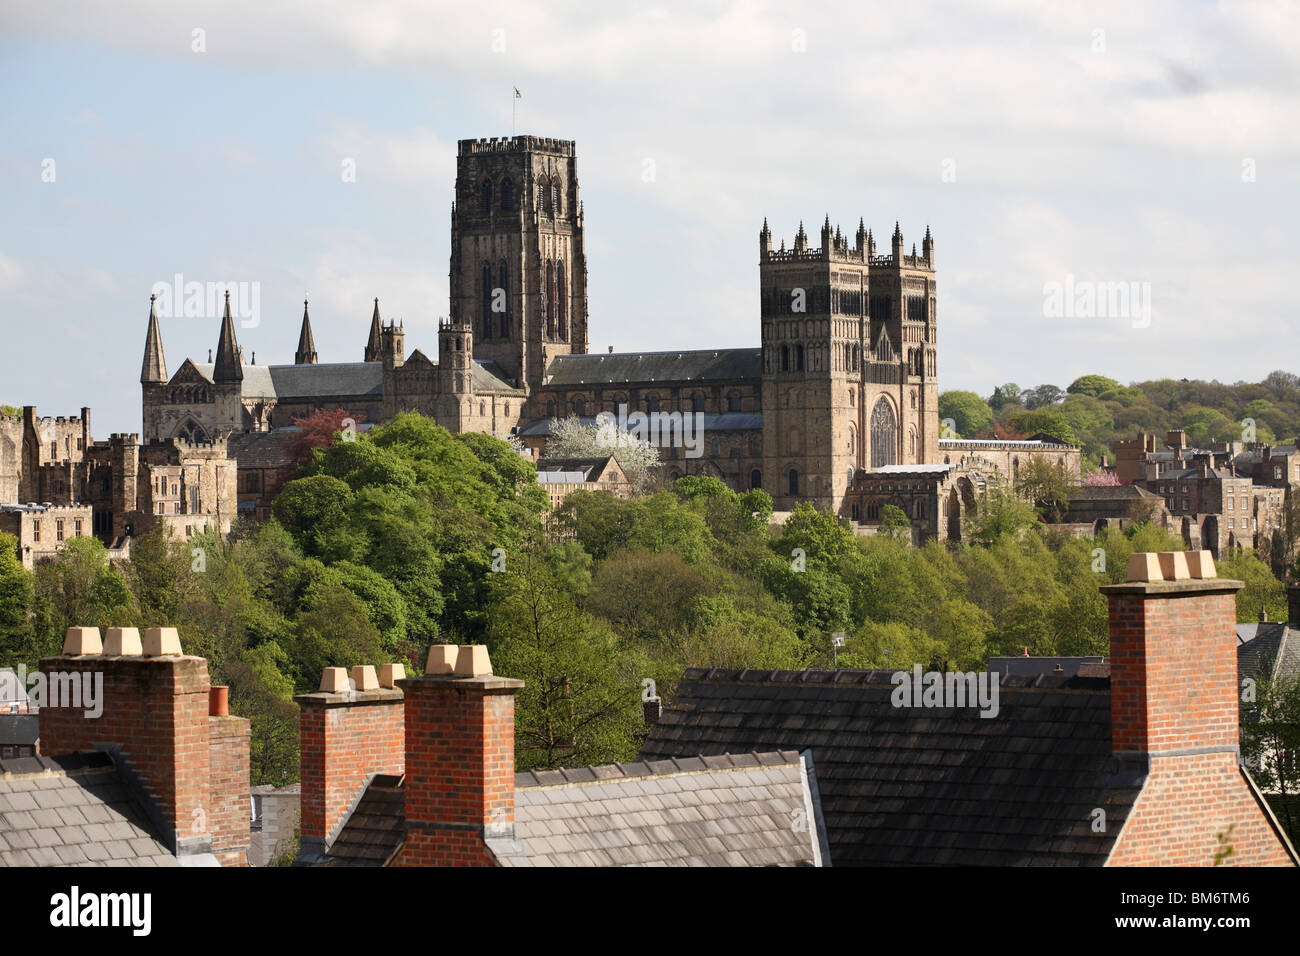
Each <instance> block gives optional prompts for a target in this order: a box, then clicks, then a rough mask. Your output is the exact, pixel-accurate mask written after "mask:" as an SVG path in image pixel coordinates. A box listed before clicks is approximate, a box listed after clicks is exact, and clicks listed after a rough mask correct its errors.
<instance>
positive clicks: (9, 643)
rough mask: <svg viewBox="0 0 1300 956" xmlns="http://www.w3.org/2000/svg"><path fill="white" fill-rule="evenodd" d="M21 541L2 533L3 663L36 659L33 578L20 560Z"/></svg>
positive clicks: (0, 602)
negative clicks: (33, 636) (33, 634)
mask: <svg viewBox="0 0 1300 956" xmlns="http://www.w3.org/2000/svg"><path fill="white" fill-rule="evenodd" d="M17 555H18V539H17V538H15V537H14V536H13V535H11V534H5V533H2V532H0V663H3V664H6V665H8V664H11V663H15V662H19V661H27V662H32V661H33V660H34V657H33V651H34V648H33V647H32V646H31V639H32V626H31V613H32V575H31V572H29V571H28V570H27V569H26V568H24V567H23V563H22V562H21V561H19V560H18V556H17Z"/></svg>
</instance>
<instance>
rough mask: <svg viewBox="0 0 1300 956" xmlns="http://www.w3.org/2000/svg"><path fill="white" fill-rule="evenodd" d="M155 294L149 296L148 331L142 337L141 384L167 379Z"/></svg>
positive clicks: (156, 382)
mask: <svg viewBox="0 0 1300 956" xmlns="http://www.w3.org/2000/svg"><path fill="white" fill-rule="evenodd" d="M157 298H158V297H157V296H156V295H151V296H149V331H148V332H146V333H145V337H144V365H143V366H142V367H141V369H140V384H141V385H161V384H162V383H164V382H166V381H167V361H166V360H165V359H164V358H163V347H162V333H161V332H159V331H158V306H157V304H156V302H155V300H156V299H157Z"/></svg>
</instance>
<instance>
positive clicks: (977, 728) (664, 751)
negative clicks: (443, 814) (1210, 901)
mask: <svg viewBox="0 0 1300 956" xmlns="http://www.w3.org/2000/svg"><path fill="white" fill-rule="evenodd" d="M1214 575H1215V571H1214V565H1213V562H1212V560H1210V559H1209V556H1208V555H1207V554H1205V553H1204V552H1199V553H1193V554H1191V555H1188V554H1186V553H1184V552H1178V553H1175V554H1162V555H1151V554H1137V555H1134V556H1133V559H1132V562H1131V564H1130V567H1129V574H1128V580H1127V581H1125V582H1124V583H1122V584H1113V585H1106V586H1104V587H1103V588H1102V589H1101V590H1102V591H1103V592H1104V593H1105V594H1106V596H1107V598H1108V600H1109V602H1110V644H1111V647H1110V650H1111V657H1110V668H1109V676H1108V677H1089V676H1080V675H1071V674H1069V673H1063V674H1061V675H1059V676H1053V675H1046V674H1041V673H1040V674H1037V675H1017V674H1007V675H998V676H996V677H995V678H994V679H993V680H994V684H993V686H995V687H996V688H997V695H998V696H997V698H995V699H996V700H997V703H998V707H997V710H996V714H992V715H990V716H989V717H985V716H982V713H985V712H982V711H981V710H978V709H975V708H972V707H969V706H964V705H966V704H968V703H969V701H968V700H966V699H962V700H957V699H951V698H947V699H944V700H939V701H937V702H938V703H948V704H950V705H951V706H921V707H917V706H913V704H914V703H915V700H914V699H908V698H907V697H906V696H905V695H904V696H903V699H902V700H901V701H900V699H899V696H898V695H897V694H896V691H897V690H898V687H897V686H896V685H898V683H899V682H898V679H897V675H896V674H893V673H890V672H888V671H728V670H719V669H711V670H709V669H698V668H697V669H692V670H688V671H687V672H686V674H685V675H684V677H683V678H682V681H681V684H680V685H679V686H678V688H677V692H676V695H675V696H674V698H673V699H672V701H671V703H670V704H669V705H668V706H667V707H666V709H665V710H664V712H663V714H662V716H661V717H660V719H659V721H658V722H657V723H656V724H655V725H654V727H653V728H652V729H651V731H650V734H649V736H648V738H647V739H646V742H645V744H644V745H643V747H642V750H641V753H640V756H641V759H643V760H662V759H668V758H671V757H675V756H679V755H683V754H688V753H689V754H717V753H725V752H732V753H735V752H744V751H747V750H768V751H771V750H801V751H802V750H805V749H806V750H810V751H811V752H812V757H813V759H814V760H815V761H816V763H817V771H818V775H817V779H818V788H819V791H820V793H821V802H822V810H823V815H824V818H825V821H826V829H827V834H828V837H829V841H830V852H831V856H832V858H833V859H834V860H835V863H836V865H837V866H843V865H873V864H874V865H941V866H956V865H978V866H1010V865H1025V866H1144V865H1147V866H1149V865H1161V866H1173V865H1210V864H1212V863H1214V862H1216V861H1217V860H1223V861H1224V862H1227V863H1230V864H1237V865H1278V866H1294V865H1296V864H1297V862H1298V858H1297V855H1296V851H1295V848H1294V847H1293V846H1292V845H1291V844H1290V842H1289V841H1288V840H1287V838H1286V836H1285V834H1284V833H1283V831H1282V829H1281V828H1280V827H1279V825H1278V823H1277V821H1276V819H1275V818H1274V817H1273V815H1272V813H1271V811H1270V810H1269V808H1268V805H1267V804H1266V803H1265V801H1264V798H1263V796H1262V795H1261V794H1260V792H1259V790H1258V788H1257V787H1256V786H1255V784H1254V782H1253V781H1252V779H1251V777H1250V776H1249V774H1248V773H1247V772H1246V770H1245V769H1244V768H1243V767H1242V766H1241V765H1240V753H1239V747H1238V713H1237V708H1238V701H1237V685H1236V676H1237V660H1236V637H1235V631H1234V628H1235V621H1236V613H1235V610H1236V608H1235V600H1234V596H1235V593H1236V592H1237V590H1239V589H1240V588H1241V587H1242V586H1243V585H1242V584H1241V582H1239V581H1226V580H1220V579H1218V578H1216V577H1215V576H1214ZM952 676H956V675H952ZM969 676H970V677H971V678H977V677H979V676H980V675H975V674H972V675H969ZM942 677H943V678H944V679H945V680H946V679H948V678H949V675H942ZM950 683H951V685H957V682H956V681H955V680H954V681H951V682H950ZM957 686H959V685H957ZM990 690H992V688H990ZM1228 849H1231V853H1230V854H1228V853H1227V851H1228Z"/></svg>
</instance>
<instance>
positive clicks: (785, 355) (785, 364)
mask: <svg viewBox="0 0 1300 956" xmlns="http://www.w3.org/2000/svg"><path fill="white" fill-rule="evenodd" d="M781 371H783V372H788V371H790V346H788V345H783V346H781ZM173 400H174V399H173Z"/></svg>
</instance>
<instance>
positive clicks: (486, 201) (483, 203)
mask: <svg viewBox="0 0 1300 956" xmlns="http://www.w3.org/2000/svg"><path fill="white" fill-rule="evenodd" d="M478 205H479V212H481V213H482V214H483V215H485V216H487V215H490V214H491V212H492V183H491V182H490V181H489V180H486V179H485V180H483V181H482V182H481V183H479V185H478Z"/></svg>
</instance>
